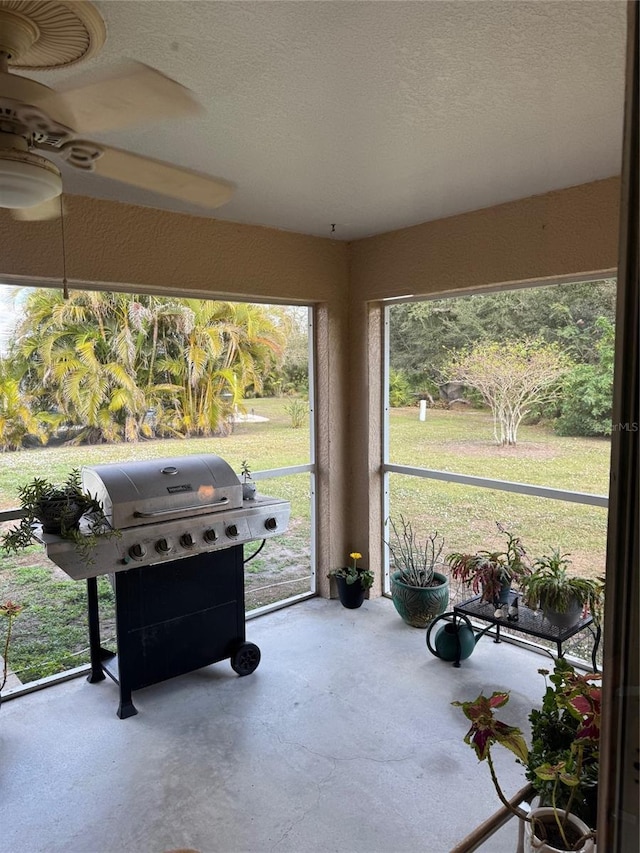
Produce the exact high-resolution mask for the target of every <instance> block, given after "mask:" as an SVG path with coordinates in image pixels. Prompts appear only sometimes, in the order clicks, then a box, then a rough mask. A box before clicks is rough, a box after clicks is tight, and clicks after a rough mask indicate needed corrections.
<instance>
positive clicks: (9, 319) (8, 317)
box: [0, 282, 27, 357]
mask: <svg viewBox="0 0 640 853" xmlns="http://www.w3.org/2000/svg"><path fill="white" fill-rule="evenodd" d="M26 295H27V289H26V288H20V295H19V297H18V299H19V300H23V299H25V298H26ZM17 296H18V288H16V287H14V286H13V285H9V284H2V282H0V357H1V356H3V355H5V354H6V352H7V347H8V345H9V343H10V342H11V339H12V337H13V330H14V327H15V323H16V319H17V316H16V315H19V311H20V306H19V304H17V299H16V297H17Z"/></svg>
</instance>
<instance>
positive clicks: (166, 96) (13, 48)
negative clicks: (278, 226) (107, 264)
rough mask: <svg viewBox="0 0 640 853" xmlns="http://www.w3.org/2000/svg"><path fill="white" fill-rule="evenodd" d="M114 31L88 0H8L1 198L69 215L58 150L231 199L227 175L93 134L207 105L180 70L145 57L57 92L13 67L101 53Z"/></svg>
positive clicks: (203, 199)
mask: <svg viewBox="0 0 640 853" xmlns="http://www.w3.org/2000/svg"><path fill="white" fill-rule="evenodd" d="M105 38H106V29H105V25H104V21H103V20H102V17H101V16H100V15H99V13H98V11H97V10H96V9H95V7H94V6H92V5H91V3H89V2H87V0H73V2H71V0H0V208H3V207H4V208H11V209H12V210H13V212H14V215H15V216H16V217H17V218H20V219H30V220H38V219H51V218H55V217H56V216H58V215H59V213H60V199H59V198H58V196H60V194H61V193H62V176H61V174H60V170H59V169H58V167H57V166H56V165H55V163H54V162H52V160H50V159H49V157H50V156H53V157H54V158H55V157H58V158H60V159H62V160H64V161H66V162H67V163H68V164H69V165H71V166H74V167H75V168H76V169H80V170H82V171H84V172H93V173H94V174H97V175H101V176H103V177H106V178H110V179H112V180H115V181H120V182H122V183H124V184H129V185H130V186H135V187H139V188H141V189H144V190H151V191H153V192H156V193H160V194H161V195H164V196H166V197H169V198H172V199H178V200H180V201H184V202H188V203H190V204H194V205H198V206H200V207H202V208H205V209H213V208H216V207H219V206H220V205H222V204H225V203H226V202H227V201H229V199H230V198H231V196H232V195H233V191H234V187H233V185H232V184H230V183H227V182H226V181H223V180H220V179H218V178H214V177H211V176H210V175H205V174H202V173H199V172H195V171H192V170H190V169H184V168H181V167H179V166H175V165H173V164H171V163H166V162H162V161H159V160H153V159H150V158H148V157H144V156H141V155H139V154H134V153H133V152H130V151H123V150H121V149H118V148H111V147H109V146H106V145H103V144H102V143H100V142H94V141H92V140H89V139H86V138H85V134H92V133H95V132H100V131H105V130H114V129H118V128H121V127H126V126H128V125H130V124H133V123H140V122H145V121H154V120H159V119H166V118H178V117H180V116H186V115H193V114H195V113H197V112H199V111H200V109H201V108H200V106H199V104H198V102H197V101H196V100H195V98H194V97H193V95H192V94H191V92H190V91H189V90H188V89H186V88H185V87H184V86H182V85H180V84H179V83H177V82H176V81H175V80H171V79H170V78H169V77H166V76H165V75H164V74H162V73H161V72H159V71H156V70H154V69H153V68H149V67H148V66H146V65H140V64H137V63H136V64H135V65H134V64H131V65H130V66H129V67H128V68H127V70H126V71H125V72H124V73H122V72H121V73H120V74H119V75H118V76H112V77H110V78H103V79H101V80H99V81H98V82H92V83H88V84H86V85H84V86H80V87H78V88H75V89H72V90H70V91H65V92H57V91H54V90H53V89H50V88H49V87H48V86H45V85H43V84H42V83H38V82H36V81H35V80H32V79H29V78H28V77H23V76H19V75H18V74H16V73H10V72H9V69H10V68H21V69H29V70H42V69H45V68H47V69H51V68H60V67H64V66H67V65H71V64H73V63H75V62H79V61H81V60H82V59H86V58H88V57H89V56H92V55H95V53H96V52H97V51H98V50H99V49H100V48H101V47H102V45H103V44H104V41H105ZM36 152H38V153H36ZM43 155H44V156H43Z"/></svg>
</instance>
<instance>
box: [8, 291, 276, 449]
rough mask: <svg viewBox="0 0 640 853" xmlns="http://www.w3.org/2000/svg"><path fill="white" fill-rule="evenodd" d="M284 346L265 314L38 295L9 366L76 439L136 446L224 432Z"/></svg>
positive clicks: (207, 305) (138, 299)
mask: <svg viewBox="0 0 640 853" xmlns="http://www.w3.org/2000/svg"><path fill="white" fill-rule="evenodd" d="M284 345H285V334H284V332H283V330H282V326H281V324H280V323H279V321H278V318H277V316H275V315H272V314H271V313H270V312H269V310H268V309H266V308H264V307H263V306H257V305H245V304H242V303H238V304H236V303H230V302H214V301H204V300H199V299H174V298H164V297H157V296H146V295H131V294H122V293H98V292H93V291H91V292H83V291H72V292H71V293H70V294H69V299H68V300H65V299H63V297H62V294H61V293H60V292H59V291H57V290H51V291H47V290H38V291H36V292H34V293H32V294H31V295H30V296H29V297H28V299H27V301H26V304H25V315H24V318H23V320H22V323H21V326H20V329H19V332H18V340H17V344H16V345H15V347H14V349H13V351H12V354H11V357H12V359H13V362H14V364H15V365H18V364H20V369H21V370H22V384H23V386H24V388H25V389H26V390H28V391H29V392H30V393H31V394H33V395H34V396H37V397H38V399H39V401H40V405H41V407H44V408H49V409H52V410H54V411H56V412H58V413H60V416H61V417H63V418H64V419H65V420H66V422H67V423H68V424H73V425H79V426H81V427H82V430H81V431H80V432H79V433H78V435H77V439H76V440H78V441H80V440H92V441H96V440H103V441H116V440H122V439H124V440H126V441H134V440H137V439H138V438H139V437H140V436H143V435H147V436H150V435H153V434H155V433H158V434H169V435H212V434H214V433H216V432H218V431H221V430H224V428H225V426H226V424H227V423H228V418H229V415H230V413H231V412H232V411H233V407H234V406H235V405H238V404H240V402H241V400H242V397H243V395H244V392H245V389H246V388H247V387H249V386H252V387H253V388H255V389H260V388H261V387H262V381H263V377H264V376H265V375H266V374H267V372H268V371H269V369H270V368H271V366H272V364H273V363H274V362H275V361H277V360H278V359H279V358H280V357H281V356H282V353H283V350H284ZM150 410H153V412H154V413H155V417H154V422H153V423H150V421H149V418H148V413H149V412H150Z"/></svg>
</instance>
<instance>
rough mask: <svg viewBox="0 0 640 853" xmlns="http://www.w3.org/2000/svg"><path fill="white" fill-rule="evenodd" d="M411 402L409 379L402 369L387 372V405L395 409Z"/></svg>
mask: <svg viewBox="0 0 640 853" xmlns="http://www.w3.org/2000/svg"><path fill="white" fill-rule="evenodd" d="M412 402H413V397H412V394H411V387H410V385H409V380H408V379H407V376H406V374H405V372H404V371H403V370H391V371H390V372H389V405H390V406H391V407H392V408H394V409H396V408H398V407H399V406H408V405H410V404H411V403H412Z"/></svg>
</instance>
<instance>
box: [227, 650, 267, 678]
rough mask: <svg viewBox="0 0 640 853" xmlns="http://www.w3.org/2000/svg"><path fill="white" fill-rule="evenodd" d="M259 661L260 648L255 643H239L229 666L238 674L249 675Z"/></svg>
mask: <svg viewBox="0 0 640 853" xmlns="http://www.w3.org/2000/svg"><path fill="white" fill-rule="evenodd" d="M259 663H260V649H259V648H258V646H256V644H255V643H241V644H240V645H239V646H238V648H237V649H236V650H235V652H234V653H233V656H232V658H231V668H232V669H233V671H234V672H236V673H237V674H238V675H240V676H242V675H251V673H252V672H254V671H255V670H256V669H257V668H258V664H259Z"/></svg>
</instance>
